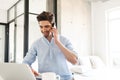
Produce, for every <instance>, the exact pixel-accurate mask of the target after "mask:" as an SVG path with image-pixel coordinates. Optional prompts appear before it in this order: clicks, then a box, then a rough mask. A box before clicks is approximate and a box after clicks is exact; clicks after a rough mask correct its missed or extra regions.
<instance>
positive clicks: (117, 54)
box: [107, 8, 120, 66]
mask: <svg viewBox="0 0 120 80" xmlns="http://www.w3.org/2000/svg"><path fill="white" fill-rule="evenodd" d="M119 14H120V8H115V9H111V10H109V11H107V25H108V26H107V27H108V45H109V55H110V61H111V64H112V66H120V36H119V34H120V15H119Z"/></svg>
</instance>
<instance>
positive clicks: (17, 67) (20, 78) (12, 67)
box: [0, 63, 36, 80]
mask: <svg viewBox="0 0 120 80" xmlns="http://www.w3.org/2000/svg"><path fill="white" fill-rule="evenodd" d="M0 77H1V78H3V80H36V78H35V76H34V75H33V73H32V71H31V69H30V67H29V66H28V65H26V64H17V63H0Z"/></svg>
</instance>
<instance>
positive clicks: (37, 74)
mask: <svg viewBox="0 0 120 80" xmlns="http://www.w3.org/2000/svg"><path fill="white" fill-rule="evenodd" d="M31 70H32V73H33V74H34V75H35V76H39V73H38V72H37V71H35V70H34V69H32V68H31Z"/></svg>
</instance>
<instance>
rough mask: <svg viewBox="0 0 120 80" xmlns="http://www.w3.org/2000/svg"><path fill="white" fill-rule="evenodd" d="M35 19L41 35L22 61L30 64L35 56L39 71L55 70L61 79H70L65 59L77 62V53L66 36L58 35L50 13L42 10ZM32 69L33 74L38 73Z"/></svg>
mask: <svg viewBox="0 0 120 80" xmlns="http://www.w3.org/2000/svg"><path fill="white" fill-rule="evenodd" d="M37 20H38V23H39V25H40V31H41V33H42V34H43V37H41V38H40V39H38V40H37V41H35V42H34V43H33V45H32V47H31V48H30V50H29V51H28V53H27V55H26V56H25V58H24V60H23V63H25V64H28V65H29V66H31V64H32V63H33V62H34V61H35V59H36V56H37V57H38V72H39V73H44V72H55V73H56V74H58V75H60V77H61V80H72V73H71V72H70V71H69V69H68V66H67V63H66V60H68V61H69V62H71V63H72V64H76V63H77V56H76V55H77V54H76V52H75V51H74V50H73V47H72V44H71V43H70V41H69V40H68V39H67V38H65V37H63V36H60V35H58V30H57V29H56V28H55V27H54V15H53V14H52V13H50V12H45V11H43V12H42V13H41V14H39V15H38V16H37ZM31 69H32V68H31ZM32 71H33V73H34V75H35V76H37V75H38V73H37V72H36V71H35V70H33V69H32Z"/></svg>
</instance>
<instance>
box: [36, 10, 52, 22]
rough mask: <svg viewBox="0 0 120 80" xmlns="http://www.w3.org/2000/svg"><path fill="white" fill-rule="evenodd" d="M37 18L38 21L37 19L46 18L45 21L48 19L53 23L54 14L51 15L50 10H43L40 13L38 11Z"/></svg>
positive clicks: (42, 19)
mask: <svg viewBox="0 0 120 80" xmlns="http://www.w3.org/2000/svg"><path fill="white" fill-rule="evenodd" d="M37 20H38V22H39V21H44V20H47V21H49V22H50V23H54V15H53V13H51V12H46V11H43V12H42V13H40V14H39V15H38V16H37Z"/></svg>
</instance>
